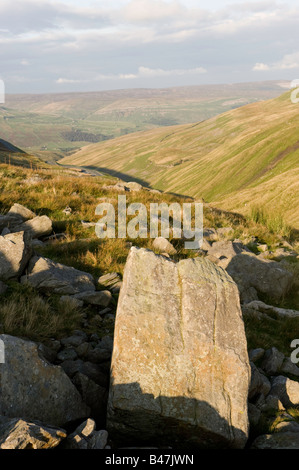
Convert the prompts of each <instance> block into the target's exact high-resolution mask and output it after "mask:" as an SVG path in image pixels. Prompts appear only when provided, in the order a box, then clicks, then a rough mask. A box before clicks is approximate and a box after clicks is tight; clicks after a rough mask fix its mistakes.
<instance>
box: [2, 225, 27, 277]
mask: <svg viewBox="0 0 299 470" xmlns="http://www.w3.org/2000/svg"><path fill="white" fill-rule="evenodd" d="M31 254H32V250H31V237H30V235H29V234H27V233H24V232H19V233H10V234H8V235H5V236H4V237H2V236H0V280H2V281H8V280H9V279H13V278H16V277H19V276H20V275H21V274H22V273H23V271H24V269H25V267H26V265H27V263H28V261H29V259H30V257H31Z"/></svg>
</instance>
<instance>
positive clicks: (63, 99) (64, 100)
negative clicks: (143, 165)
mask: <svg viewBox="0 0 299 470" xmlns="http://www.w3.org/2000/svg"><path fill="white" fill-rule="evenodd" d="M287 86H288V82H285V81H283V80H281V81H272V82H271V81H270V82H258V83H244V84H242V83H241V84H234V85H233V86H232V85H211V86H193V87H178V88H168V89H132V90H117V91H103V92H91V93H60V94H42V95H38V94H37V95H7V96H6V103H5V105H3V106H0V135H1V136H3V137H4V138H5V139H6V140H8V141H9V142H12V143H13V144H14V145H16V146H17V147H20V148H22V149H23V150H26V151H27V152H29V153H34V154H35V155H38V156H41V158H43V159H44V160H49V161H52V162H53V161H55V160H57V159H59V158H61V157H62V156H65V155H68V154H69V153H73V152H74V151H75V150H77V149H79V148H81V147H83V146H85V145H87V144H89V143H92V142H99V141H103V140H107V139H112V138H114V137H118V136H121V135H124V134H129V133H132V132H136V131H143V130H150V129H154V128H156V127H163V126H169V125H175V124H186V123H190V122H196V121H202V120H205V119H208V118H210V117H212V116H215V115H217V114H220V113H222V112H224V111H227V110H230V109H233V108H235V107H238V106H243V105H245V104H247V103H251V102H255V101H260V100H264V99H270V98H274V97H276V96H279V95H280V94H281V92H282V90H283V88H285V87H287Z"/></svg>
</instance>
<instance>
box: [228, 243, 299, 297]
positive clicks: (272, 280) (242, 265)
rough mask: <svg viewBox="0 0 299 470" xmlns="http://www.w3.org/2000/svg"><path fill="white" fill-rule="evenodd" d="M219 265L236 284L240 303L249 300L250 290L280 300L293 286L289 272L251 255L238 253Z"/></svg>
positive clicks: (277, 264)
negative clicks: (248, 292)
mask: <svg viewBox="0 0 299 470" xmlns="http://www.w3.org/2000/svg"><path fill="white" fill-rule="evenodd" d="M219 265H220V266H222V267H223V268H225V269H226V271H227V272H228V274H229V275H230V276H231V277H232V278H233V279H234V281H235V282H236V283H237V285H238V287H239V291H240V295H241V301H242V300H243V299H246V296H247V298H248V300H251V297H250V296H248V295H247V291H248V290H249V289H252V288H254V289H255V290H256V291H257V292H258V293H259V292H260V293H262V294H267V295H268V296H270V297H271V298H273V299H275V300H280V299H281V298H283V297H284V296H285V295H286V294H287V293H288V291H289V290H290V288H291V287H292V284H293V279H294V276H293V274H292V273H291V272H289V271H287V270H286V269H283V268H282V267H281V266H280V265H279V263H277V262H276V261H270V260H260V259H259V258H258V257H257V256H255V255H254V254H253V253H247V252H243V253H240V254H238V255H236V256H234V257H233V258H232V259H230V260H229V259H227V260H223V261H222V262H220V264H219Z"/></svg>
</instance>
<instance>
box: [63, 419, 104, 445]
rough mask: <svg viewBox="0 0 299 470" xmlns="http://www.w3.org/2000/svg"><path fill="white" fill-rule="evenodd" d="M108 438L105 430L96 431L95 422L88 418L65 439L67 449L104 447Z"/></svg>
mask: <svg viewBox="0 0 299 470" xmlns="http://www.w3.org/2000/svg"><path fill="white" fill-rule="evenodd" d="M107 440H108V433H107V431H104V430H103V431H96V423H95V422H94V421H93V420H92V419H88V420H87V421H85V422H84V423H82V424H81V425H80V426H78V428H77V429H76V431H75V432H74V433H73V434H70V435H69V436H68V438H67V440H66V441H65V447H66V448H67V449H81V450H88V449H104V448H105V446H106V444H107Z"/></svg>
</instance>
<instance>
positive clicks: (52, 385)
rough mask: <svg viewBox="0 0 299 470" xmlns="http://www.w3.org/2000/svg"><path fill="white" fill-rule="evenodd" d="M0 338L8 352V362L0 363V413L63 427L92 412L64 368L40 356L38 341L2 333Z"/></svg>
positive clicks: (6, 357)
mask: <svg viewBox="0 0 299 470" xmlns="http://www.w3.org/2000/svg"><path fill="white" fill-rule="evenodd" d="M0 340H1V341H3V344H4V351H5V362H4V363H3V364H0V416H6V417H10V418H17V417H22V418H23V419H25V420H27V421H32V420H34V421H35V420H37V421H41V422H44V423H47V424H50V425H54V426H62V425H65V424H66V423H68V422H70V421H74V420H77V419H80V418H85V417H87V416H88V415H89V408H88V407H87V406H86V405H85V404H84V403H83V402H82V398H81V396H80V394H79V392H78V391H77V389H76V388H75V386H74V385H73V384H72V382H71V380H70V379H69V378H68V377H67V375H66V374H65V372H64V371H63V369H62V368H61V367H59V366H53V365H51V364H49V363H48V362H47V361H46V360H45V359H44V358H42V357H40V356H39V351H38V347H37V345H36V344H35V343H33V342H31V341H25V340H22V339H20V338H16V337H13V336H8V335H0Z"/></svg>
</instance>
